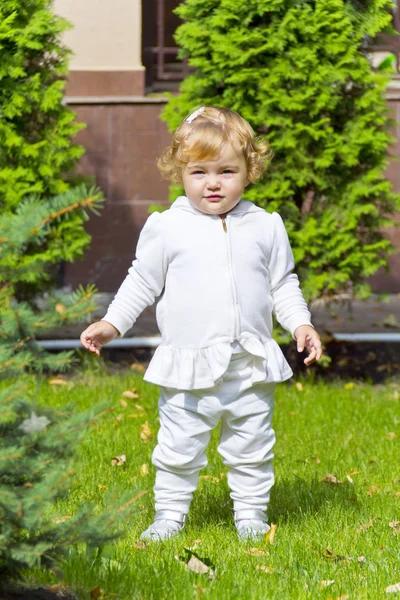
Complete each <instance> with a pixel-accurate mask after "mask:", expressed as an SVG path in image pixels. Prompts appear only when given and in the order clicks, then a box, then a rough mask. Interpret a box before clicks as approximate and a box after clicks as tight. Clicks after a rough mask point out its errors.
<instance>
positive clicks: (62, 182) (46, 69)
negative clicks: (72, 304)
mask: <svg viewBox="0 0 400 600" xmlns="http://www.w3.org/2000/svg"><path fill="white" fill-rule="evenodd" d="M69 27H71V25H70V24H69V23H68V21H66V20H65V19H62V18H60V17H58V16H55V15H54V14H53V13H52V0H1V2H0V210H1V211H3V210H12V211H14V212H15V211H16V210H17V209H18V206H19V205H20V203H21V201H22V199H23V198H25V197H26V196H27V195H29V194H36V196H37V197H38V198H41V199H47V198H49V197H51V196H56V195H58V194H61V193H63V192H65V191H67V190H68V189H69V188H70V186H71V182H70V179H71V173H72V172H73V169H74V167H75V166H76V164H77V161H78V159H79V158H80V157H81V156H82V154H83V152H84V149H83V147H82V146H80V145H79V144H76V143H72V138H73V136H75V135H76V133H77V132H78V131H79V130H80V129H82V127H84V125H83V124H78V123H76V122H75V120H74V119H75V113H74V112H73V111H72V110H71V109H69V108H68V107H67V106H65V105H64V104H63V93H64V87H65V82H66V75H67V70H68V61H69V56H70V54H71V51H70V50H69V49H67V48H65V47H64V46H63V45H62V43H61V34H62V32H63V31H65V30H66V29H68V28H69ZM75 184H76V182H75ZM75 184H74V185H75ZM89 241H90V236H89V234H88V233H86V232H85V230H84V228H83V219H82V215H81V214H80V213H79V211H77V212H75V213H74V214H73V215H70V218H69V219H64V218H63V217H62V216H61V217H60V219H58V221H57V223H56V224H53V228H52V232H51V235H49V236H47V237H46V240H45V241H43V244H44V246H43V248H42V250H43V251H44V250H46V252H47V253H48V254H49V255H50V256H51V264H53V265H56V264H57V263H60V262H62V261H66V262H71V261H73V260H74V259H76V258H78V257H81V256H82V255H83V251H84V249H85V248H86V246H87V245H88V243H89ZM35 251H36V249H35V248H32V247H30V246H29V245H28V246H27V247H26V249H25V252H26V253H27V254H31V253H33V252H35ZM33 260H34V259H33ZM43 268H45V269H47V267H46V266H45V263H43ZM54 271H55V269H54V267H53V272H51V273H50V272H49V273H48V276H47V277H46V278H42V279H41V280H40V286H41V289H42V290H43V289H49V288H51V286H52V285H53V284H54V282H53V281H52V279H54ZM38 284H39V282H36V283H34V282H29V283H25V284H24V285H21V286H18V288H17V290H16V293H17V295H18V297H20V298H21V299H22V298H27V299H29V298H31V297H32V296H34V295H35V294H36V292H37V290H38V288H37V285H38Z"/></svg>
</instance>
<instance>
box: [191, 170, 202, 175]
mask: <svg viewBox="0 0 400 600" xmlns="http://www.w3.org/2000/svg"><path fill="white" fill-rule="evenodd" d="M203 173H204V171H193V173H192V175H202V174H203Z"/></svg>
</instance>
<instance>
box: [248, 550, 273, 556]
mask: <svg viewBox="0 0 400 600" xmlns="http://www.w3.org/2000/svg"><path fill="white" fill-rule="evenodd" d="M244 552H246V554H251V556H269V552H268V550H263V549H262V548H246V550H244Z"/></svg>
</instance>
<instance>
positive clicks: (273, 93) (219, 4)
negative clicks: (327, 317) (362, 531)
mask: <svg viewBox="0 0 400 600" xmlns="http://www.w3.org/2000/svg"><path fill="white" fill-rule="evenodd" d="M391 7H392V2H391V0H370V1H368V2H363V1H358V2H350V1H345V0H301V1H293V0H185V1H184V2H182V3H180V4H179V6H178V8H177V9H176V12H177V14H178V15H179V16H180V17H181V18H182V19H183V21H184V22H183V23H182V24H181V25H180V26H179V27H178V29H177V31H176V36H175V37H176V41H177V43H178V45H179V46H180V48H181V51H180V56H181V58H183V57H184V56H187V57H188V59H189V65H190V66H191V67H192V69H193V72H192V74H190V75H189V76H188V77H186V79H185V80H184V81H183V82H182V84H181V86H180V93H179V94H178V95H176V96H172V95H170V98H169V102H168V104H167V105H166V107H165V109H164V112H163V115H162V118H163V119H164V120H165V121H166V122H167V124H168V126H169V128H170V129H171V131H172V130H174V129H175V128H176V127H177V125H178V124H179V123H180V121H181V120H182V119H183V118H184V117H185V115H187V114H188V112H189V111H190V110H192V109H193V108H195V107H197V106H200V105H202V104H208V105H215V106H226V107H228V108H230V109H232V110H235V111H237V112H238V113H239V114H241V115H242V116H243V117H244V118H245V119H247V120H248V121H249V122H250V124H251V125H252V127H253V129H254V130H255V132H256V133H257V134H258V135H260V136H266V138H267V139H268V141H269V143H270V145H271V147H272V150H273V153H274V158H273V160H272V163H271V165H270V166H269V168H268V170H267V171H266V173H265V175H264V177H263V179H262V180H261V181H260V182H259V183H257V184H256V185H253V186H252V187H249V188H246V191H245V194H244V199H248V200H251V201H253V202H255V204H257V205H258V206H261V207H263V208H265V209H266V210H268V211H269V212H273V211H278V212H279V213H280V214H281V215H282V217H283V218H284V220H285V223H286V226H287V229H288V234H289V237H290V240H291V244H292V247H293V251H294V256H295V260H296V268H297V272H298V274H299V276H300V279H301V282H302V288H303V291H304V293H305V296H306V298H307V299H308V300H312V299H315V298H319V297H325V298H327V297H328V298H329V297H333V296H335V295H338V294H341V293H346V294H350V296H357V297H360V298H362V297H366V296H368V295H369V294H370V291H371V289H370V286H369V285H368V283H366V278H367V277H369V276H370V275H372V274H374V273H375V272H376V271H377V270H378V269H379V268H381V267H385V268H387V265H388V256H389V254H390V253H392V252H393V251H394V247H393V246H392V244H391V242H390V241H389V240H388V239H386V238H385V235H384V229H385V227H387V226H389V225H393V224H394V221H393V220H392V218H391V217H392V214H393V213H394V212H395V211H396V210H399V209H400V196H399V194H395V193H394V192H393V191H392V187H391V184H390V182H389V181H387V180H386V179H385V176H384V172H385V169H386V167H387V165H388V161H389V155H388V148H389V145H390V143H391V142H392V141H393V137H391V134H390V127H391V125H393V121H392V120H391V119H390V117H389V115H388V110H387V105H386V101H385V89H386V87H387V85H388V82H389V80H390V73H391V66H390V64H389V65H388V66H387V68H381V69H374V68H373V66H372V64H371V62H370V60H369V58H368V56H367V50H366V43H365V42H366V40H367V39H369V38H374V37H375V36H376V34H377V33H378V32H380V31H382V30H383V29H385V28H386V29H388V28H390V21H391V16H390V14H389V8H391Z"/></svg>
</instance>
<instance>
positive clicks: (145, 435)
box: [140, 421, 153, 444]
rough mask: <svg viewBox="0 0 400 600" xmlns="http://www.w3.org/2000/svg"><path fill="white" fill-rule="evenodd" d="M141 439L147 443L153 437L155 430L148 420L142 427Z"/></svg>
mask: <svg viewBox="0 0 400 600" xmlns="http://www.w3.org/2000/svg"><path fill="white" fill-rule="evenodd" d="M140 439H141V440H143V442H144V443H145V444H147V442H149V441H150V440H152V439H153V432H152V431H151V429H150V426H149V424H148V422H147V421H146V422H145V423H143V424H142V425H141V427H140Z"/></svg>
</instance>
